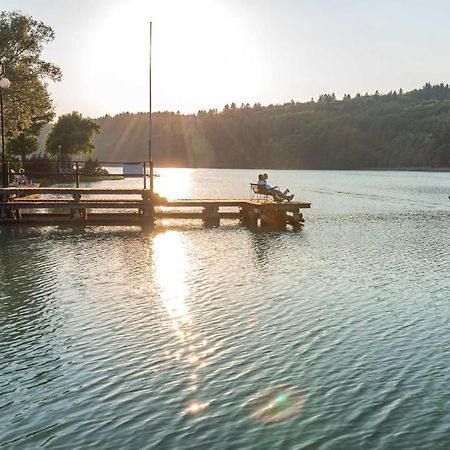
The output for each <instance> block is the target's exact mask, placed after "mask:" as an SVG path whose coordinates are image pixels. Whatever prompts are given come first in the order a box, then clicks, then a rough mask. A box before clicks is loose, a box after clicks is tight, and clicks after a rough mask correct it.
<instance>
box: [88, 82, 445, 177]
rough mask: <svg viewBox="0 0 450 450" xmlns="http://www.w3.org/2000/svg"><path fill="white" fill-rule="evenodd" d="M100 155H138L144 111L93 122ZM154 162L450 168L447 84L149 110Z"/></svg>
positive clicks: (142, 154) (142, 155)
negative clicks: (194, 109)
mask: <svg viewBox="0 0 450 450" xmlns="http://www.w3.org/2000/svg"><path fill="white" fill-rule="evenodd" d="M96 122H97V123H98V124H99V125H100V127H101V130H102V131H101V133H100V134H99V135H98V136H96V137H95V138H94V144H95V146H96V152H97V155H98V157H99V159H100V160H104V159H109V160H111V159H112V160H117V161H120V160H129V161H131V160H136V161H138V160H144V159H146V155H147V148H148V126H149V125H148V114H146V113H136V114H130V113H123V114H119V115H116V116H113V117H110V116H105V117H101V118H99V119H97V120H96ZM153 148H154V151H153V154H154V160H155V162H156V164H157V165H161V166H175V167H218V168H256V167H270V168H280V169H294V168H295V169H362V168H395V167H448V166H449V156H450V89H449V86H448V85H447V84H445V85H444V84H439V85H431V84H430V83H427V84H425V86H423V87H422V88H421V89H416V90H413V91H410V92H403V91H402V90H401V89H400V91H399V92H396V91H393V92H389V93H388V94H384V95H381V94H380V93H378V92H375V93H374V94H372V95H369V94H365V95H361V94H357V95H356V96H354V97H353V98H352V97H351V96H350V95H345V96H344V97H343V99H342V100H338V99H336V96H335V95H334V94H324V95H321V96H320V97H319V98H318V99H317V100H316V101H314V100H313V99H312V100H311V101H309V102H303V103H299V102H294V101H291V102H289V103H285V104H283V105H269V106H261V105H260V104H255V105H253V106H250V105H248V104H246V105H244V104H243V105H241V106H239V107H238V106H236V105H235V104H231V105H226V106H225V107H224V109H223V110H222V111H218V110H215V109H213V110H209V111H199V112H198V113H197V114H193V115H183V114H179V113H173V112H160V113H155V114H154V115H153Z"/></svg>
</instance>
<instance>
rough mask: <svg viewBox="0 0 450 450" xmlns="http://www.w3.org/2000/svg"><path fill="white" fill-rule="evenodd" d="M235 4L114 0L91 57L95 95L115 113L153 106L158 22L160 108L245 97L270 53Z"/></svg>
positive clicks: (191, 108) (189, 108) (192, 107)
mask: <svg viewBox="0 0 450 450" xmlns="http://www.w3.org/2000/svg"><path fill="white" fill-rule="evenodd" d="M230 8H231V7H230V6H228V5H227V4H226V3H225V2H217V1H214V2H211V1H205V0H199V1H195V2H186V1H162V0H159V1H158V0H156V1H152V2H147V1H145V0H131V1H129V2H126V3H123V2H120V3H119V2H116V3H115V4H114V5H111V7H110V8H109V9H108V10H106V11H105V14H104V19H103V20H102V21H101V23H98V28H97V29H96V30H95V32H94V34H93V39H92V43H91V49H90V51H89V53H88V54H86V55H85V57H86V59H87V60H88V61H86V62H87V66H89V67H90V72H89V78H90V80H89V89H90V90H91V91H92V92H91V93H90V94H92V99H93V100H92V101H95V102H97V103H101V104H104V105H105V107H106V110H107V111H109V113H110V114H111V113H113V112H122V111H148V61H149V59H148V54H149V23H150V21H152V23H153V46H152V47H153V48H152V79H153V82H152V84H153V86H154V89H153V110H154V111H158V110H164V109H168V110H171V111H177V110H181V112H183V113H184V112H197V111H198V110H199V109H203V108H206V109H207V108H209V107H217V105H222V106H223V105H225V103H231V102H232V101H234V100H236V99H237V97H243V96H244V94H245V93H248V90H249V89H252V86H254V85H255V83H258V76H257V74H258V73H261V70H259V69H258V67H259V65H260V61H262V58H261V55H258V54H257V51H256V49H255V46H254V45H253V44H252V37H251V35H250V34H249V32H248V30H247V29H246V28H245V27H243V26H241V24H240V22H239V20H241V19H239V17H238V15H237V14H234V13H233V11H232V10H231V9H230ZM255 74H256V75H255ZM245 86H247V88H245ZM118 91H120V92H121V95H119V96H117V95H114V93H115V92H118ZM245 95H247V94H245ZM118 98H119V99H120V101H121V102H122V103H123V104H122V105H117V100H118ZM162 105H164V106H162ZM118 107H119V110H118Z"/></svg>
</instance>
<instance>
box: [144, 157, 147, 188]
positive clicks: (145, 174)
mask: <svg viewBox="0 0 450 450" xmlns="http://www.w3.org/2000/svg"><path fill="white" fill-rule="evenodd" d="M144 189H147V163H146V162H145V161H144Z"/></svg>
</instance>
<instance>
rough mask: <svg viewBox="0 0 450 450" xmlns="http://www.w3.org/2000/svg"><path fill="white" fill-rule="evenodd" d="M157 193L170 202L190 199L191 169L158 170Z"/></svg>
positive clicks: (156, 179)
mask: <svg viewBox="0 0 450 450" xmlns="http://www.w3.org/2000/svg"><path fill="white" fill-rule="evenodd" d="M157 173H158V175H159V177H156V178H155V191H156V192H158V194H159V195H161V196H162V197H166V198H168V199H169V200H174V199H182V198H188V197H189V194H190V193H191V184H192V180H191V177H192V170H191V169H158V170H157Z"/></svg>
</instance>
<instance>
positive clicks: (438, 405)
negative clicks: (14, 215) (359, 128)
mask: <svg viewBox="0 0 450 450" xmlns="http://www.w3.org/2000/svg"><path fill="white" fill-rule="evenodd" d="M158 172H159V173H160V177H159V178H157V179H156V188H157V190H159V191H160V192H161V194H163V195H167V196H169V197H172V198H176V197H180V198H195V197H197V198H248V197H249V182H250V181H254V180H255V181H256V175H257V173H258V171H254V170H252V171H249V170H203V169H201V170H200V169H197V170H188V169H179V170H163V169H161V170H158ZM269 174H270V176H271V177H270V179H269V182H271V184H278V185H280V186H281V187H283V188H284V187H286V186H287V187H289V188H290V189H291V191H292V192H295V194H296V197H295V198H296V199H299V200H305V201H310V202H312V206H313V207H312V209H311V210H305V211H304V215H305V218H306V225H305V227H304V229H303V230H302V231H300V232H292V231H286V232H274V233H255V232H252V231H249V230H247V229H246V228H243V227H241V226H239V225H238V224H237V223H236V221H234V222H233V221H230V222H224V223H223V226H221V227H220V228H218V229H203V228H202V226H201V224H200V223H199V222H185V223H180V222H170V221H169V222H167V223H165V224H164V226H163V225H159V226H157V227H156V228H155V230H142V229H140V228H138V227H136V228H121V227H112V228H97V227H91V228H86V229H84V230H83V229H72V228H67V227H66V228H58V227H48V228H8V227H3V228H2V227H0V283H1V284H0V448H5V449H37V448H41V447H44V448H51V449H86V448H96V449H193V450H194V449H196V450H197V449H230V450H235V449H269V450H274V449H283V450H284V449H434V450H436V449H448V448H450V390H449V385H450V346H449V342H450V328H449V317H450V304H449V293H450V277H449V269H450V251H449V248H450V200H449V199H448V196H449V195H450V174H449V173H425V172H362V171H355V172H350V171H349V172H344V171H342V172H335V171H271V172H270V173H269ZM99 185H100V186H109V185H116V186H138V185H139V181H138V180H131V181H129V180H123V181H115V182H112V181H110V182H102V183H98V184H97V186H99ZM280 386H281V388H280ZM277 389H279V390H278V391H276V392H278V394H277V397H276V398H275V399H274V398H272V399H271V402H270V401H269V402H268V403H269V404H268V405H267V406H265V407H264V406H261V405H259V406H256V402H257V401H258V398H260V396H261V395H264V394H266V393H267V392H271V390H277ZM285 412H286V415H285V416H282V415H283V413H285ZM277 419H282V420H277Z"/></svg>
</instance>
